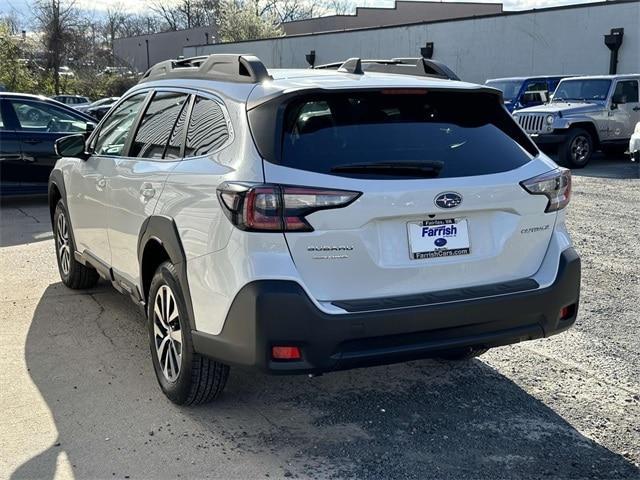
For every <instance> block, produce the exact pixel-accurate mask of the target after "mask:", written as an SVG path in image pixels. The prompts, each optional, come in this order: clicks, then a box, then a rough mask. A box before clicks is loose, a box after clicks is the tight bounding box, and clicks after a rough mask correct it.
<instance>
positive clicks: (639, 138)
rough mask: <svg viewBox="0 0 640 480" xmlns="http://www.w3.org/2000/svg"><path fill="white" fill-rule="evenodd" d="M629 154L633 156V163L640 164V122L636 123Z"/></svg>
mask: <svg viewBox="0 0 640 480" xmlns="http://www.w3.org/2000/svg"><path fill="white" fill-rule="evenodd" d="M629 153H630V154H631V161H633V162H640V122H638V123H636V128H635V130H634V131H633V135H631V138H630V139H629Z"/></svg>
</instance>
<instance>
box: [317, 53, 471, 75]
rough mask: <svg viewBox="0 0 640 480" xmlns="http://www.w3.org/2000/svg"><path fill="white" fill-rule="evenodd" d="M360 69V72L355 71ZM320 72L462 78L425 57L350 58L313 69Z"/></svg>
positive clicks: (444, 66) (446, 67)
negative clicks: (335, 71)
mask: <svg viewBox="0 0 640 480" xmlns="http://www.w3.org/2000/svg"><path fill="white" fill-rule="evenodd" d="M356 67H359V70H360V71H355V70H354V69H355V68H356ZM313 68H315V69H319V70H336V69H337V70H339V71H342V72H348V73H363V72H380V73H395V74H400V75H416V76H419V77H435V78H444V79H448V80H460V78H459V77H458V76H457V75H456V74H455V73H454V72H453V70H451V69H450V68H449V67H448V66H446V65H445V64H444V63H442V62H438V61H437V60H431V59H428V58H423V57H416V58H391V59H365V60H361V59H359V58H350V59H349V60H347V61H346V62H333V63H326V64H324V65H317V66H316V67H313Z"/></svg>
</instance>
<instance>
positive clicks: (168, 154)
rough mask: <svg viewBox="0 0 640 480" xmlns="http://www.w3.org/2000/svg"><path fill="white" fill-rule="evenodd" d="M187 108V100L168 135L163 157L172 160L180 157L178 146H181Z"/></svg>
mask: <svg viewBox="0 0 640 480" xmlns="http://www.w3.org/2000/svg"><path fill="white" fill-rule="evenodd" d="M188 110H189V104H188V102H185V105H184V107H183V109H182V110H181V111H180V115H178V119H177V120H176V123H175V125H174V126H173V130H171V135H169V143H168V144H167V150H166V151H165V153H164V158H166V159H168V160H174V159H176V158H180V148H181V147H182V140H183V139H184V130H185V128H186V125H185V122H186V120H187V111H188Z"/></svg>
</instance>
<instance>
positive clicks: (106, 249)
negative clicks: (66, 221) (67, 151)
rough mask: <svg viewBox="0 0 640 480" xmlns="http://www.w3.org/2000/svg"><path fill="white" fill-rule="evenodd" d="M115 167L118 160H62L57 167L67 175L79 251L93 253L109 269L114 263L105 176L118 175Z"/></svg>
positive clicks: (68, 194)
mask: <svg viewBox="0 0 640 480" xmlns="http://www.w3.org/2000/svg"><path fill="white" fill-rule="evenodd" d="M115 164H116V159H115V158H112V157H98V156H94V157H91V158H89V159H87V160H85V161H77V159H61V160H59V161H58V163H57V166H56V168H60V169H61V170H62V171H63V172H64V179H65V185H66V189H67V209H68V211H69V216H70V217H71V224H72V225H73V235H74V239H75V242H76V249H77V250H78V251H79V252H80V253H85V252H89V253H90V254H91V255H93V256H94V257H96V258H97V259H98V260H100V261H102V262H104V263H105V264H107V265H108V264H110V263H111V247H110V245H109V237H108V233H107V231H108V227H109V197H108V190H107V183H106V179H105V174H107V173H108V172H114V171H115V168H116V167H115Z"/></svg>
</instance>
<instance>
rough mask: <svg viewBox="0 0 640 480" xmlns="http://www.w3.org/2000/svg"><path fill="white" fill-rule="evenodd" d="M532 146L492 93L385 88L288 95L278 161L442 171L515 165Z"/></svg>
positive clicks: (329, 168) (340, 171) (354, 171)
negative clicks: (420, 91)
mask: <svg viewBox="0 0 640 480" xmlns="http://www.w3.org/2000/svg"><path fill="white" fill-rule="evenodd" d="M535 154H536V152H535V149H532V148H531V146H530V145H529V144H528V142H527V141H526V139H522V138H520V137H518V129H517V127H516V126H515V123H514V121H513V119H512V118H511V117H510V115H508V114H507V113H506V112H505V111H504V109H503V108H502V106H501V105H500V104H499V102H497V99H496V97H495V96H494V95H493V94H477V93H476V94H474V93H468V94H465V93H460V92H426V93H407V92H404V91H402V90H401V91H394V90H388V91H384V90H383V91H381V92H362V93H350V92H345V93H326V94H319V95H309V96H304V97H302V98H299V99H296V100H294V101H292V102H291V103H290V104H289V105H288V106H287V109H286V111H285V115H284V135H283V138H282V146H281V157H280V159H279V160H278V163H279V164H281V165H284V166H287V167H291V168H296V169H300V170H307V171H312V172H319V173H324V174H334V175H346V176H355V177H358V178H384V177H385V176H386V177H388V178H397V177H398V174H396V172H400V174H401V173H402V172H401V170H402V169H403V168H405V167H407V166H413V167H416V168H425V169H429V168H431V167H433V168H434V171H433V177H439V178H444V177H466V176H473V175H486V174H492V173H498V172H504V171H508V170H512V169H515V168H518V167H520V166H522V165H524V164H525V163H527V162H529V161H530V160H531V158H532V156H533V155H535ZM362 164H367V168H363V165H362ZM394 166H395V167H396V168H395V169H394ZM436 167H437V168H436ZM381 169H384V173H383V174H381ZM376 170H378V171H376ZM368 171H371V173H370V174H369V173H367V172H368ZM348 172H351V173H348Z"/></svg>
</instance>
